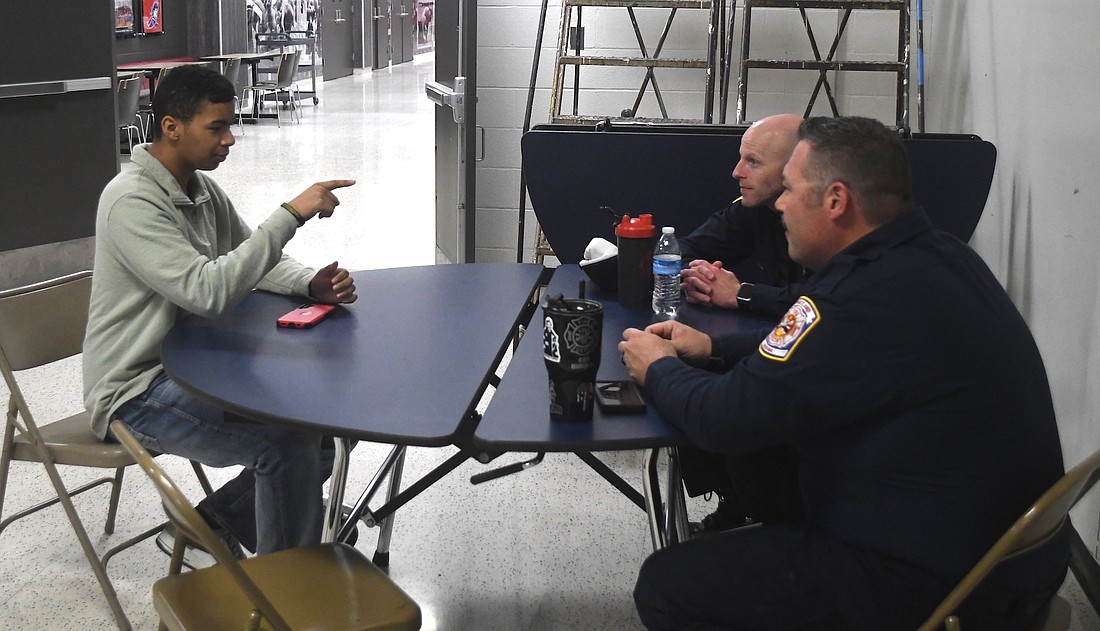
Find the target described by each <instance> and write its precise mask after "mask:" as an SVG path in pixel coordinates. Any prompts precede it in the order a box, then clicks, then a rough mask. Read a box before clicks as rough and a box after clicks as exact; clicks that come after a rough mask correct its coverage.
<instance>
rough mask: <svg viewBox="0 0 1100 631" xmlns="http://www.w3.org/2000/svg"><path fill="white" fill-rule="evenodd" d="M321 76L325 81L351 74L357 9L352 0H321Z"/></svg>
mask: <svg viewBox="0 0 1100 631" xmlns="http://www.w3.org/2000/svg"><path fill="white" fill-rule="evenodd" d="M321 7H322V12H321V37H322V42H323V43H322V46H323V51H322V54H321V69H322V70H321V74H322V75H323V77H324V80H325V81H331V80H332V79H339V78H340V77H346V76H348V75H350V74H351V67H352V52H351V31H352V28H351V24H352V20H353V19H354V17H355V15H354V12H355V9H354V5H353V4H352V1H351V0H321Z"/></svg>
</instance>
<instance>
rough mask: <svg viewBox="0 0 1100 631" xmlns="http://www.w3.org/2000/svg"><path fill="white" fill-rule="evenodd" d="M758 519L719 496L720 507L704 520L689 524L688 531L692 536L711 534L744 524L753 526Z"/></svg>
mask: <svg viewBox="0 0 1100 631" xmlns="http://www.w3.org/2000/svg"><path fill="white" fill-rule="evenodd" d="M754 523H756V521H755V520H754V519H753V518H751V517H749V516H747V515H743V514H741V513H740V512H739V511H737V510H736V509H734V508H733V507H732V506H731V505H730V504H728V503H726V502H725V501H724V500H722V499H721V498H719V500H718V508H716V509H714V512H713V513H711V514H709V515H707V516H706V517H704V518H703V521H701V522H699V521H693V522H691V523H689V524H688V533H689V534H690V535H691V536H693V537H694V536H700V535H710V534H714V533H716V532H722V531H723V530H732V529H734V528H741V527H743V526H751V525H752V524H754Z"/></svg>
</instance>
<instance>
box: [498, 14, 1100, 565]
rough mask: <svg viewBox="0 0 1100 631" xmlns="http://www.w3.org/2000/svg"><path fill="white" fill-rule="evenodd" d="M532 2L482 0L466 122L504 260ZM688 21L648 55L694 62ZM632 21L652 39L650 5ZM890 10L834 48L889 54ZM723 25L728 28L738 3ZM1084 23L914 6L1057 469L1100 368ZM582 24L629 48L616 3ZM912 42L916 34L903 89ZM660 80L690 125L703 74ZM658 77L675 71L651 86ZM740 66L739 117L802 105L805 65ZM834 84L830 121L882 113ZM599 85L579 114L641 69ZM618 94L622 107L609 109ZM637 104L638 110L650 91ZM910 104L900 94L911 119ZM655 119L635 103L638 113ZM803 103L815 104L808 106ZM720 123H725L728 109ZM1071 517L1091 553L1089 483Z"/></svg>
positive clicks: (805, 51)
mask: <svg viewBox="0 0 1100 631" xmlns="http://www.w3.org/2000/svg"><path fill="white" fill-rule="evenodd" d="M915 4H916V3H915V2H913V5H914V7H915ZM539 6H540V5H539V3H538V2H537V1H535V0H480V2H479V9H478V68H479V70H478V77H479V82H480V86H479V89H478V124H479V125H480V126H482V127H484V129H485V159H484V161H483V162H481V163H479V164H478V171H477V179H478V184H477V187H478V188H477V205H478V210H477V212H478V220H477V235H478V236H477V240H478V243H477V260H479V261H511V260H515V245H516V238H517V235H516V232H517V225H518V224H517V222H518V215H517V209H518V207H519V165H520V156H519V138H520V129H521V126H522V122H523V114H524V108H525V105H526V94H527V85H528V82H529V79H530V72H531V63H532V56H533V49H534V42H535V35H536V29H537V22H538V16H539ZM994 7H996V10H994ZM655 13H657V15H654V14H655ZM686 13H688V12H684V11H681V14H682V15H678V16H677V18H676V20H677V21H680V20H683V23H682V25H677V26H675V27H674V29H673V31H672V34H670V36H669V40H668V42H667V43H666V45H665V50H664V51H663V52H662V56H664V57H674V56H682V57H695V56H701V55H702V51H703V49H704V47H705V45H706V27H705V21H704V20H700V19H698V17H697V16H695V18H694V20H692V19H690V18H691V16H688V15H686ZM696 13H697V14H701V12H696ZM638 14H639V16H640V17H641V19H640V21H641V23H642V25H643V26H642V28H643V35H644V36H645V38H646V43H647V45H648V46H649V47H650V48H651V49H652V47H654V46H655V45H656V42H657V38H658V36H659V33H660V29H661V26H662V25H663V21H664V20H663V15H664V12H657V11H650V12H648V13H647V14H644V15H643V12H641V11H639V12H638ZM893 15H896V14H890V13H886V12H877V13H876V12H857V13H856V14H854V16H853V17H852V19H851V21H850V23H849V25H848V36H847V39H846V40H845V41H844V42H843V44H842V46H841V49H840V52H839V58H842V59H881V58H882V55H883V54H886V55H887V56H888V55H889V53H890V52H891V51H892V50H893V49H894V47H895V46H896V20H895V19H893ZM559 17H560V5H557V4H553V3H552V4H551V5H550V8H549V11H548V18H547V30H546V36H545V38H544V42H543V44H544V46H543V50H542V63H541V64H540V70H539V75H538V83H537V86H538V89H537V93H536V99H535V107H534V114H533V116H532V124H536V123H540V122H545V121H546V120H547V117H548V112H549V87H550V81H551V72H552V68H553V61H554V52H555V47H556V45H557V32H558V21H559ZM736 17H737V21H736V26H735V31H736V33H737V34H738V35H739V33H740V24H741V19H742V16H741V12H740V11H738V13H737V16H736ZM811 21H812V24H813V26H814V29H815V31H814V32H815V35H816V37H817V42H818V46H819V48H820V49H822V51H825V50H827V49H828V47H829V45H830V44H831V41H832V34H833V33H834V32H835V24H836V22H837V15H836V13H834V12H811ZM1096 24H1100V4H1096V3H1092V2H1081V1H1079V0H1078V1H1072V0H1050V1H1049V2H1044V3H1041V4H1036V3H1034V2H1026V1H1025V0H996V2H994V0H940V1H936V0H929V1H927V2H924V29H925V42H924V43H925V55H924V59H925V69H926V73H925V74H926V76H925V81H926V121H927V125H926V130H927V131H940V132H966V133H976V134H978V135H980V136H982V137H983V138H985V139H987V140H989V141H991V142H992V143H993V144H994V145H996V146H997V148H998V152H999V158H998V167H997V173H996V175H995V178H994V181H993V189H992V191H991V193H990V198H989V202H988V204H987V206H986V211H985V214H984V216H983V219H982V221H981V223H980V224H979V226H978V231H977V233H976V234H975V237H974V239H973V240H972V245H973V246H974V247H975V249H976V250H977V251H978V252H979V253H980V254H981V255H982V256H983V257H984V258H985V259H986V261H987V262H988V263H989V264H990V266H991V267H992V268H993V270H994V271H995V272H996V273H997V275H998V277H999V278H1000V279H1001V280H1002V282H1004V283H1005V285H1006V286H1007V287H1008V289H1009V293H1010V294H1011V295H1012V297H1013V299H1014V300H1015V301H1016V304H1017V305H1018V306H1019V307H1020V310H1021V311H1022V312H1023V313H1024V316H1025V317H1026V318H1027V319H1028V321H1029V322H1030V323H1031V325H1032V328H1033V330H1034V332H1035V336H1036V338H1037V340H1038V342H1039V346H1040V349H1041V350H1042V352H1043V356H1044V359H1045V361H1046V366H1047V372H1048V374H1049V375H1050V380H1051V384H1052V389H1053V391H1054V397H1055V405H1056V408H1057V411H1058V415H1059V427H1060V429H1061V433H1062V441H1063V447H1064V452H1065V460H1066V464H1067V466H1071V465H1073V464H1075V463H1077V462H1079V461H1080V460H1082V459H1083V458H1084V457H1085V455H1087V454H1088V453H1091V452H1092V451H1095V450H1097V449H1100V423H1098V422H1097V419H1098V418H1100V384H1098V385H1097V387H1095V388H1092V389H1090V387H1089V386H1090V385H1091V384H1092V383H1093V382H1096V381H1098V378H1100V372H1098V371H1100V327H1096V326H1093V325H1094V322H1095V320H1096V313H1097V312H1098V307H1100V304H1098V303H1100V298H1098V296H1100V291H1098V289H1100V247H1098V244H1100V239H1098V237H1100V221H1097V220H1096V217H1095V214H1096V209H1095V208H1096V206H1097V202H1098V201H1100V190H1098V189H1100V186H1098V181H1100V178H1098V174H1100V150H1097V147H1098V146H1100V117H1098V116H1097V115H1096V112H1097V111H1100V104H1098V103H1097V101H1100V67H1098V65H1097V64H1098V62H1100V38H1097V37H1096V36H1095V33H1094V32H1093V28H1094V27H1095V25H1096ZM585 25H586V27H587V30H588V32H587V33H586V42H587V44H588V46H589V47H590V49H592V48H594V49H606V50H610V49H627V48H628V47H630V46H632V45H633V44H634V39H633V31H632V29H631V27H630V23H629V21H628V19H627V18H626V15H625V11H624V10H622V9H607V8H604V9H593V8H589V9H586V11H585ZM752 25H753V28H752V32H753V36H752V42H753V46H752V50H751V55H752V56H753V57H764V56H774V57H776V58H796V59H798V58H806V57H808V56H809V55H810V49H809V44H808V40H807V37H806V33H805V29H804V28H803V26H802V20H801V17H800V16H799V15H798V12H797V11H795V10H775V9H772V10H761V9H757V10H755V11H754V12H753V22H752ZM680 26H683V27H684V28H680ZM689 27H690V28H689ZM758 46H759V47H758ZM916 48H917V40H916V33H915V31H914V34H913V38H912V50H913V55H914V59H913V68H914V73H913V79H914V81H913V85H914V86H915V80H916V74H915V69H916ZM734 51H740V38H739V37H735V43H734ZM589 53H590V54H593V53H595V51H594V50H590V51H589ZM627 54H634V53H627ZM738 56H739V55H736V54H735V58H737V57H738ZM588 70H589V69H588V68H586V69H584V70H582V86H583V85H585V84H591V83H592V82H593V79H591V78H589V77H593V76H599V75H594V74H593V73H590V72H588ZM657 72H658V74H657V77H658V80H659V81H660V82H661V88H662V91H663V92H665V93H666V94H665V98H666V103H669V104H673V107H674V111H673V112H670V114H671V115H672V116H684V117H698V116H699V113H698V112H700V111H701V107H702V105H701V104H702V99H701V97H700V96H699V94H698V90H700V89H701V88H702V79H701V78H700V79H698V81H697V84H698V88H696V87H694V86H693V85H692V80H691V78H690V77H689V74H690V73H693V72H697V71H684V70H680V71H663V70H660V69H659V70H658V71H657ZM669 72H672V73H681V74H679V75H676V76H675V77H668V78H664V75H666V74H668V73H669ZM752 72H753V74H751V75H750V77H749V88H750V96H749V100H748V109H747V116H746V119H747V120H750V121H751V120H755V119H757V118H761V117H763V116H766V115H768V114H771V113H777V112H784V111H788V112H797V113H802V111H803V110H804V109H805V107H806V102H807V98H808V94H809V91H810V90H811V89H812V88H813V84H814V81H815V79H816V76H815V75H814V73H802V72H793V73H791V72H787V73H784V72H777V71H761V70H754V71H752ZM683 73H689V74H688V75H685V74H683ZM756 73H760V74H756ZM736 74H737V73H736V71H735V72H734V76H733V83H734V88H733V89H731V103H732V101H733V97H734V96H735V93H736V87H735V86H736ZM834 79H835V80H834V83H833V86H834V88H835V93H836V94H838V97H839V98H838V103H839V107H840V112H841V113H842V114H848V115H863V116H872V117H874V118H878V119H879V120H882V121H884V122H888V123H893V122H894V99H893V92H894V85H893V82H892V80H890V79H889V78H888V75H886V74H885V73H883V74H881V75H868V74H860V75H854V74H842V75H841V76H840V77H834ZM599 80H600V81H601V82H603V83H604V84H605V85H606V86H608V88H607V89H604V90H601V91H600V92H599V93H597V94H595V95H592V96H585V97H584V98H582V113H586V111H587V110H586V109H585V108H588V107H593V108H599V107H605V108H607V109H605V110H604V111H602V112H599V113H602V114H605V115H613V114H614V113H615V112H617V111H618V109H621V108H622V107H627V106H629V105H630V104H631V103H632V102H633V93H634V92H635V91H636V90H637V86H638V84H639V83H640V76H639V77H638V78H637V79H636V80H631V81H628V80H627V79H624V78H622V77H612V76H611V75H610V73H602V76H599ZM623 92H625V93H626V96H627V101H626V104H625V105H623V104H621V103H622V100H621V97H622V96H623V94H622V93H623ZM582 95H583V92H582ZM647 99H648V101H650V102H651V103H652V96H651V95H650V96H648V97H647ZM915 108H916V90H915V87H914V89H913V91H912V92H911V109H912V111H913V116H912V119H911V120H912V122H913V125H914V126H915V124H916V115H915ZM654 112H655V107H654V106H653V105H652V104H650V105H649V106H648V108H647V109H644V110H643V112H642V115H654ZM813 113H814V114H815V115H819V114H828V110H827V107H826V105H825V103H824V100H823V99H819V103H818V105H817V106H816V107H815V108H814V111H813ZM728 120H729V121H730V122H732V121H733V109H732V105H731V109H730V110H729V119H728ZM731 167H732V162H731ZM527 208H528V214H527V226H528V234H527V235H526V237H525V239H524V243H525V244H526V249H527V253H526V257H525V260H531V245H532V244H533V234H532V229H533V226H534V216H533V215H532V214H531V212H530V204H529V203H528V205H527ZM991 325H992V323H991ZM1073 515H1074V523H1075V525H1076V526H1077V529H1078V531H1079V532H1080V533H1081V535H1082V538H1083V539H1084V540H1085V542H1086V544H1088V545H1089V546H1090V547H1091V548H1092V549H1093V552H1094V554H1096V553H1097V542H1098V532H1097V531H1098V528H1100V493H1093V494H1092V496H1090V497H1088V498H1086V499H1085V501H1084V502H1083V503H1082V505H1081V506H1079V508H1078V509H1077V510H1076V511H1075V512H1074V514H1073Z"/></svg>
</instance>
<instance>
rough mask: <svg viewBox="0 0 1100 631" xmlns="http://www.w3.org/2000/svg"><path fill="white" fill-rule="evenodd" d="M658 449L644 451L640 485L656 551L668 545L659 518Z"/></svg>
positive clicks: (650, 533)
mask: <svg viewBox="0 0 1100 631" xmlns="http://www.w3.org/2000/svg"><path fill="white" fill-rule="evenodd" d="M660 452H661V450H660V449H649V450H647V451H646V453H645V471H644V472H643V475H642V487H643V489H644V491H645V512H646V516H647V517H648V518H649V535H650V538H651V539H652V541H653V550H654V552H656V551H657V550H660V549H662V548H664V547H665V546H667V545H668V539H667V533H666V532H665V529H664V524H663V520H662V518H661V510H662V509H661V506H662V503H661V479H660V476H659V475H658V474H657V456H658V455H659V454H660Z"/></svg>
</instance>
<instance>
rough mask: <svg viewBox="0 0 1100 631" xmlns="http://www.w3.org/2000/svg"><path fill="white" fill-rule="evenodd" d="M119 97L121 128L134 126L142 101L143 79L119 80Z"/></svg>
mask: <svg viewBox="0 0 1100 631" xmlns="http://www.w3.org/2000/svg"><path fill="white" fill-rule="evenodd" d="M117 96H118V98H117V102H118V124H119V126H120V127H126V126H128V125H134V121H135V120H136V119H137V113H138V104H139V103H140V101H141V77H134V78H132V79H119V80H118V95H117ZM134 126H136V125H134Z"/></svg>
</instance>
